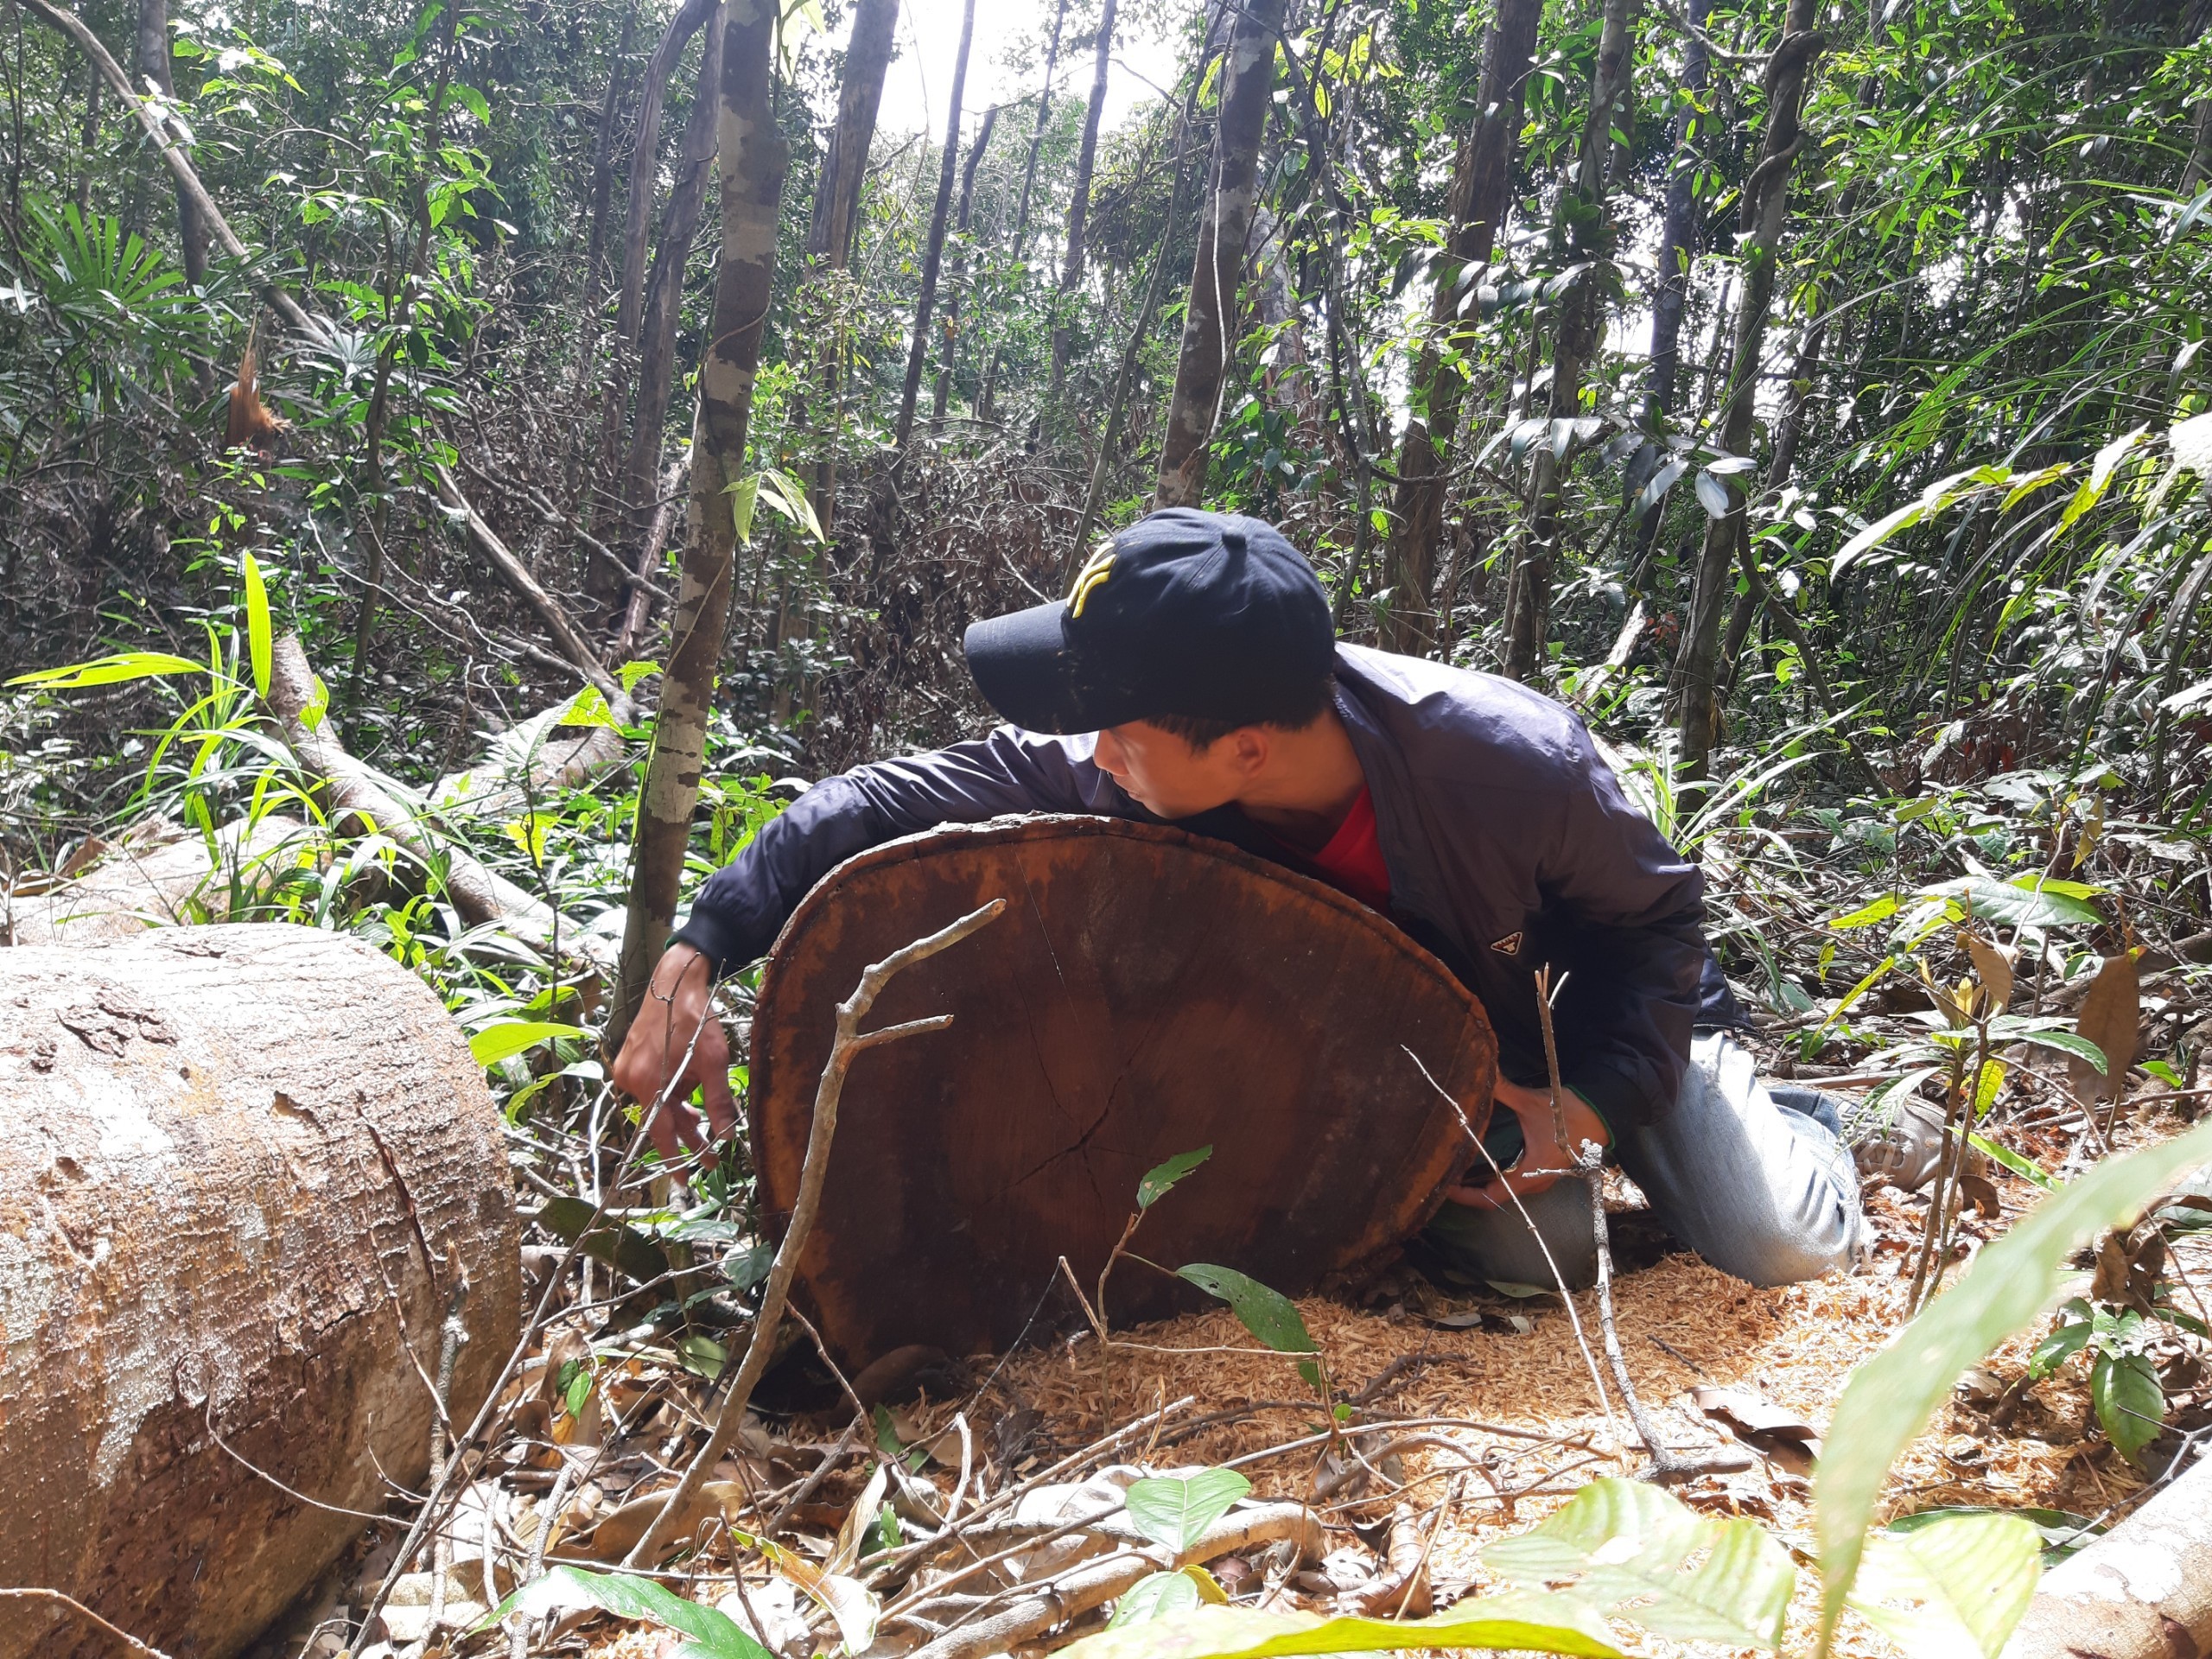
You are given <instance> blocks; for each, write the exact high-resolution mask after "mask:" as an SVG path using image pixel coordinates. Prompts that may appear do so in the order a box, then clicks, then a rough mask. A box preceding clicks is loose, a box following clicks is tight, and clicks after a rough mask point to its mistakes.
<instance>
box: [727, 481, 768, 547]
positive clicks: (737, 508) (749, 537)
mask: <svg viewBox="0 0 2212 1659" xmlns="http://www.w3.org/2000/svg"><path fill="white" fill-rule="evenodd" d="M728 495H729V510H730V515H731V517H732V518H733V519H734V521H735V523H736V525H737V541H738V545H739V546H741V547H744V546H748V545H750V544H751V543H752V541H753V508H754V507H755V506H757V505H759V504H760V474H758V473H748V474H746V476H744V477H743V478H741V479H739V480H737V482H736V483H734V484H732V485H730V486H728Z"/></svg>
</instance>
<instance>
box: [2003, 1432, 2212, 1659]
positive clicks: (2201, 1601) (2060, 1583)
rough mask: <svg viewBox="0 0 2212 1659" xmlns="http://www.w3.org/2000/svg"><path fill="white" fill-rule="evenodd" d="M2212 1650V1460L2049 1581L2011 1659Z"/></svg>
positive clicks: (2138, 1656) (2155, 1657) (2010, 1647)
mask: <svg viewBox="0 0 2212 1659" xmlns="http://www.w3.org/2000/svg"><path fill="white" fill-rule="evenodd" d="M2208 1646H2212V1458H2207V1457H2203V1456H2201V1455H2200V1456H2199V1457H2198V1459H2196V1462H2195V1463H2193V1464H2192V1465H2190V1467H2189V1470H2188V1471H2187V1472H2186V1473H2184V1474H2183V1475H2182V1476H2181V1477H2180V1478H2178V1479H2177V1480H2176V1481H2175V1482H2174V1483H2173V1484H2171V1485H2170V1486H2168V1487H2167V1488H2166V1490H2165V1491H2163V1492H2160V1493H2159V1494H2158V1496H2157V1497H2154V1498H2152V1500H2151V1501H2150V1502H2149V1503H2145V1505H2144V1506H2143V1507H2142V1508H2141V1509H2139V1510H2136V1511H2135V1513H2134V1514H2133V1515H2131V1516H2128V1517H2127V1519H2126V1520H2125V1521H2123V1522H2120V1524H2119V1525H2118V1526H2116V1527H2114V1528H2113V1529H2112V1530H2111V1531H2110V1532H2108V1533H2107V1534H2106V1535H2104V1536H2103V1537H2101V1538H2099V1539H2097V1540H2096V1541H2094V1542H2092V1543H2091V1544H2090V1545H2089V1546H2088V1548H2085V1549H2083V1550H2082V1552H2081V1553H2080V1554H2077V1555H2074V1556H2072V1557H2070V1558H2069V1559H2068V1560H2066V1561H2064V1562H2063V1563H2061V1564H2060V1565H2059V1566H2057V1567H2054V1568H2052V1569H2051V1570H2050V1572H2048V1573H2044V1579H2043V1583H2042V1586H2040V1587H2039V1588H2038V1589H2037V1591H2036V1595H2035V1599H2034V1600H2033V1601H2031V1602H2030V1603H2029V1604H2028V1611H2027V1613H2026V1615H2025V1616H2024V1618H2022V1619H2021V1620H2020V1624H2019V1628H2018V1630H2014V1631H2013V1633H2012V1641H2011V1642H2009V1643H2006V1644H2005V1656H2004V1659H2073V1656H2075V1655H2077V1654H2097V1655H2101V1656H2103V1659H2166V1656H2167V1655H2169V1654H2177V1653H2202V1652H2204V1651H2205V1650H2206V1649H2207V1648H2208Z"/></svg>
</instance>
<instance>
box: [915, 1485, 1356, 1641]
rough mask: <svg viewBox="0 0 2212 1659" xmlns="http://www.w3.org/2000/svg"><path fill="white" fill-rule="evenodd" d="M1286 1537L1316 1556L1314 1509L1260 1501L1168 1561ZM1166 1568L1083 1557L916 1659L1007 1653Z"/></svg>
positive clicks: (1137, 1560)
mask: <svg viewBox="0 0 2212 1659" xmlns="http://www.w3.org/2000/svg"><path fill="white" fill-rule="evenodd" d="M1286 1538H1291V1539H1295V1540H1296V1541H1297V1542H1298V1553H1299V1555H1300V1559H1301V1560H1317V1559H1319V1556H1320V1554H1321V1551H1322V1548H1323V1535H1322V1530H1321V1523H1320V1522H1319V1521H1318V1520H1316V1519H1315V1518H1314V1516H1313V1511H1312V1510H1309V1509H1307V1508H1306V1506H1305V1505H1304V1504H1302V1503H1263V1504H1260V1505H1258V1506H1256V1507H1255V1508H1253V1509H1249V1510H1238V1511H1236V1513H1234V1514H1231V1515H1225V1516H1223V1517H1222V1518H1221V1519H1220V1520H1218V1521H1217V1522H1214V1523H1213V1525H1211V1527H1208V1528H1207V1529H1205V1532H1204V1533H1203V1534H1202V1535H1200V1536H1199V1537H1198V1540H1197V1541H1195V1542H1194V1543H1192V1546H1191V1548H1188V1549H1186V1550H1185V1551H1184V1552H1183V1553H1182V1554H1179V1555H1178V1556H1176V1557H1175V1559H1174V1560H1173V1562H1172V1563H1165V1565H1170V1566H1174V1567H1185V1566H1188V1565H1190V1564H1191V1563H1192V1562H1195V1561H1211V1560H1216V1559H1217V1558H1218V1557H1220V1556H1223V1555H1230V1554H1237V1553H1239V1552H1241V1551H1243V1550H1247V1549H1251V1548H1256V1547H1257V1546H1260V1545H1262V1544H1271V1543H1275V1542H1278V1541H1281V1540H1283V1539H1286ZM1163 1565H1164V1564H1163V1563H1162V1562H1161V1561H1160V1560H1157V1559H1155V1558H1154V1557H1153V1556H1151V1555H1147V1554H1137V1553H1135V1552H1134V1551H1132V1552H1129V1553H1128V1554H1113V1555H1109V1556H1106V1557H1104V1558H1103V1559H1102V1560H1094V1561H1086V1562H1084V1564H1083V1565H1081V1566H1079V1567H1075V1568H1073V1569H1071V1571H1069V1572H1067V1573H1063V1574H1061V1575H1060V1576H1059V1577H1058V1578H1053V1579H1048V1580H1046V1581H1045V1582H1044V1583H1042V1584H1040V1585H1038V1586H1035V1587H1034V1588H1033V1589H1031V1590H1029V1591H1028V1592H1027V1594H1025V1595H1024V1596H1023V1597H1022V1598H1021V1599H1020V1600H1019V1601H1016V1602H1014V1604H1013V1605H1010V1606H1009V1607H1007V1609H1006V1610H1005V1611H1001V1612H997V1613H994V1614H992V1615H991V1616H990V1617H989V1618H979V1619H977V1620H976V1622H975V1623H974V1624H963V1625H962V1626H960V1627H959V1628H958V1629H957V1630H947V1631H946V1632H945V1633H944V1635H943V1636H940V1637H938V1638H937V1640H935V1641H934V1642H931V1643H929V1645H928V1646H926V1647H924V1648H921V1649H918V1650H917V1651H916V1652H915V1653H914V1655H913V1659H982V1656H984V1655H986V1654H997V1653H1010V1652H1012V1651H1013V1650H1014V1649H1016V1648H1018V1647H1020V1645H1021V1644H1022V1643H1025V1642H1032V1641H1034V1640H1035V1639H1036V1638H1037V1637H1040V1636H1042V1635H1044V1634H1045V1632H1046V1631H1047V1630H1052V1629H1053V1628H1055V1627H1056V1626H1058V1625H1061V1624H1065V1623H1067V1621H1068V1620H1070V1619H1071V1618H1076V1617H1077V1615H1079V1614H1082V1613H1087V1612H1089V1611H1090V1610H1091V1609H1092V1608H1094V1607H1098V1606H1103V1605H1104V1604H1106V1603H1107V1602H1109V1601H1111V1600H1113V1599H1115V1598H1116V1596H1120V1595H1125V1594H1127V1593H1128V1591H1129V1590H1130V1588H1131V1587H1132V1586H1135V1584H1136V1583H1137V1582H1138V1581H1139V1580H1142V1579H1146V1578H1149V1577H1150V1576H1151V1575H1152V1574H1153V1573H1157V1572H1159V1571H1160V1569H1161V1567H1162V1566H1163Z"/></svg>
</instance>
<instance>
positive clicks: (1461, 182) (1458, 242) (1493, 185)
mask: <svg viewBox="0 0 2212 1659" xmlns="http://www.w3.org/2000/svg"><path fill="white" fill-rule="evenodd" d="M1543 10H1544V7H1543V0H1499V4H1498V9H1497V22H1494V23H1492V24H1491V30H1490V38H1489V40H1488V41H1487V42H1486V43H1485V44H1484V48H1483V73H1482V82H1481V85H1480V87H1479V89H1478V91H1477V92H1476V94H1475V116H1474V120H1473V123H1472V124H1471V125H1470V126H1469V127H1468V129H1467V134H1466V137H1465V138H1463V139H1461V140H1460V142H1459V156H1458V157H1457V159H1456V160H1455V161H1454V162H1453V164H1452V198H1451V207H1450V212H1451V219H1452V240H1451V245H1450V246H1449V248H1448V249H1447V250H1446V253H1447V255H1448V257H1446V258H1445V259H1443V260H1442V261H1440V263H1439V264H1438V266H1437V270H1436V288H1435V291H1434V293H1433V295H1432V296H1431V298H1430V302H1429V327H1428V334H1427V338H1426V339H1425V340H1423V341H1422V344H1421V355H1420V357H1419V359H1417V361H1416V362H1415V364H1414V386H1413V390H1414V409H1413V416H1412V418H1411V419H1409V420H1408V422H1407V423H1406V431H1405V436H1404V438H1403V439H1402V441H1401V442H1400V443H1399V445H1398V476H1399V478H1400V480H1402V481H1401V482H1400V484H1399V485H1398V487H1397V493H1396V500H1395V506H1396V510H1397V512H1396V519H1395V523H1394V524H1393V525H1392V528H1391V532H1390V549H1389V587H1390V588H1391V590H1392V593H1393V594H1394V597H1393V599H1392V601H1391V605H1390V610H1389V615H1388V616H1387V617H1386V618H1385V619H1384V621H1383V633H1382V643H1383V645H1384V647H1385V648H1387V649H1389V650H1391V651H1410V652H1419V651H1424V650H1426V649H1427V646H1428V645H1429V642H1430V641H1431V640H1432V639H1433V638H1434V627H1435V619H1434V617H1433V615H1432V613H1430V610H1429V588H1430V587H1431V586H1432V584H1433V579H1434V575H1435V569H1436V549H1437V546H1438V544H1439V543H1440V542H1441V540H1442V539H1443V530H1444V499H1445V491H1446V478H1445V474H1446V472H1447V471H1448V470H1449V467H1448V462H1449V460H1450V455H1449V451H1450V449H1451V446H1452V434H1453V431H1454V430H1455V429H1456V428H1457V427H1458V425H1459V396H1460V389H1461V387H1462V385H1463V384H1464V383H1463V382H1462V380H1461V378H1460V376H1459V372H1458V370H1457V369H1456V368H1455V367H1453V366H1452V365H1450V364H1448V363H1446V360H1445V352H1446V349H1447V348H1448V347H1449V346H1450V345H1451V343H1452V335H1453V334H1455V333H1456V332H1457V331H1458V330H1459V327H1460V325H1461V324H1462V323H1463V322H1464V321H1465V319H1466V317H1467V315H1469V314H1470V313H1471V310H1472V309H1473V302H1474V294H1473V292H1472V289H1471V283H1468V281H1467V280H1466V279H1467V276H1468V271H1469V268H1470V267H1471V266H1475V265H1481V264H1488V263H1489V260H1490V257H1491V250H1492V248H1493V247H1495V246H1496V245H1497V232H1498V227H1499V226H1500V225H1501V224H1503V221H1504V219H1505V213H1506V208H1507V205H1508V198H1509V193H1510V189H1511V186H1512V180H1513V148H1514V141H1515V139H1516V137H1518V136H1519V135H1520V131H1521V100H1522V93H1523V92H1524V90H1525V89H1526V87H1527V86H1528V81H1529V61H1530V60H1531V58H1532V57H1533V56H1534V55H1535V49H1536V24H1537V22H1538V21H1539V20H1540V19H1541V17H1542V16H1543Z"/></svg>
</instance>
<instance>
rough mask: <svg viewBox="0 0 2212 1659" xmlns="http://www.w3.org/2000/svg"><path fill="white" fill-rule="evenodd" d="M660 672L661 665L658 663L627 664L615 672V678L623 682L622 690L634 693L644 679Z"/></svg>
mask: <svg viewBox="0 0 2212 1659" xmlns="http://www.w3.org/2000/svg"><path fill="white" fill-rule="evenodd" d="M659 672H661V665H660V664H658V663H648V662H634V663H625V664H622V666H621V667H620V668H618V669H616V670H615V671H614V677H615V678H616V679H618V680H620V681H621V682H622V689H623V690H625V691H634V690H637V689H638V682H639V680H642V679H644V678H645V677H646V676H647V675H648V674H658V673H659Z"/></svg>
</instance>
